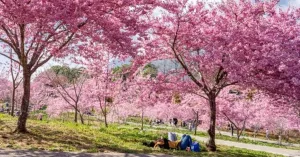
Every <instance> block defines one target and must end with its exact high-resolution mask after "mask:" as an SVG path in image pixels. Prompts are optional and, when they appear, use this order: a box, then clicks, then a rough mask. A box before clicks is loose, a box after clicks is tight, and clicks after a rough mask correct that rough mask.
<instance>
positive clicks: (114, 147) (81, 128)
mask: <svg viewBox="0 0 300 157" xmlns="http://www.w3.org/2000/svg"><path fill="white" fill-rule="evenodd" d="M16 120H17V119H16V118H12V117H10V116H8V115H3V114H0V147H1V148H13V149H30V150H49V151H67V152H74V151H76V152H125V153H145V154H169V155H177V156H199V154H201V156H230V157H257V156H262V157H266V156H275V155H273V154H269V153H265V152H258V151H251V150H246V149H239V148H235V147H227V146H218V151H217V152H208V151H207V149H206V148H205V146H204V144H203V143H200V144H201V146H202V152H201V153H194V152H186V151H179V150H166V149H154V148H149V147H145V146H143V145H142V142H144V141H151V140H155V139H157V138H159V137H160V136H164V137H166V136H167V132H166V131H165V130H160V131H141V130H139V128H137V127H136V126H131V125H121V124H111V125H109V128H105V127H104V126H103V125H99V126H94V125H81V124H75V123H73V122H64V123H63V122H61V121H57V120H48V121H38V120H32V119H29V120H28V123H27V128H28V130H29V131H30V133H29V134H13V133H11V132H12V130H13V129H14V128H15V127H16Z"/></svg>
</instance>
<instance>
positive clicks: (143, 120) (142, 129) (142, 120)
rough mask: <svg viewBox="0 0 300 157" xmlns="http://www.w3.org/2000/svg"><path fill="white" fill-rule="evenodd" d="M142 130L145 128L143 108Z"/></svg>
mask: <svg viewBox="0 0 300 157" xmlns="http://www.w3.org/2000/svg"><path fill="white" fill-rule="evenodd" d="M141 130H144V110H142V127H141Z"/></svg>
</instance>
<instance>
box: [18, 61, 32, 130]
mask: <svg viewBox="0 0 300 157" xmlns="http://www.w3.org/2000/svg"><path fill="white" fill-rule="evenodd" d="M23 79H24V82H23V88H24V89H23V90H24V93H23V97H22V103H21V114H20V116H19V119H18V126H17V128H16V130H15V132H20V133H27V129H26V121H27V118H28V107H29V99H30V79H31V74H30V70H29V69H27V68H24V67H23Z"/></svg>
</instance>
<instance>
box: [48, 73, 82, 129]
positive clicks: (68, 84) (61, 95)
mask: <svg viewBox="0 0 300 157" xmlns="http://www.w3.org/2000/svg"><path fill="white" fill-rule="evenodd" d="M70 71H71V70H70ZM70 74H72V75H73V76H74V77H69V79H68V78H67V77H66V76H64V75H60V74H58V73H55V72H54V71H48V72H46V76H47V78H48V79H49V81H50V82H51V85H52V87H53V88H54V90H55V91H56V93H58V94H57V96H58V97H56V99H57V101H53V102H52V105H53V106H56V108H55V109H57V107H59V106H61V109H63V108H66V107H69V108H73V109H74V113H75V117H74V122H75V123H77V119H78V114H79V116H80V121H81V123H82V124H84V119H83V113H84V112H83V108H84V106H83V102H82V95H83V92H84V91H83V89H84V84H85V82H86V80H87V75H85V74H84V73H83V72H80V71H77V72H76V74H73V73H72V72H71V73H70ZM70 78H71V80H70ZM62 102H63V103H62ZM48 103H49V102H48ZM49 107H51V105H49ZM61 109H60V110H61Z"/></svg>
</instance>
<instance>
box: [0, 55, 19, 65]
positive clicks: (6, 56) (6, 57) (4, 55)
mask: <svg viewBox="0 0 300 157" xmlns="http://www.w3.org/2000/svg"><path fill="white" fill-rule="evenodd" d="M0 55H2V56H4V57H6V58H8V59H11V60H12V61H14V62H16V63H18V64H21V63H20V62H19V61H17V60H15V59H13V58H12V57H9V56H8V55H6V54H4V53H2V52H0Z"/></svg>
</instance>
